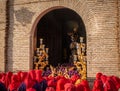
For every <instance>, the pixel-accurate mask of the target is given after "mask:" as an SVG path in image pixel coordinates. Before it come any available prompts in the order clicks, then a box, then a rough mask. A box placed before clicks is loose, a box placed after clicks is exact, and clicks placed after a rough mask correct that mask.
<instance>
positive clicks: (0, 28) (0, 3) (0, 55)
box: [0, 0, 6, 72]
mask: <svg viewBox="0 0 120 91" xmlns="http://www.w3.org/2000/svg"><path fill="white" fill-rule="evenodd" d="M5 29H6V0H0V72H4V71H5Z"/></svg>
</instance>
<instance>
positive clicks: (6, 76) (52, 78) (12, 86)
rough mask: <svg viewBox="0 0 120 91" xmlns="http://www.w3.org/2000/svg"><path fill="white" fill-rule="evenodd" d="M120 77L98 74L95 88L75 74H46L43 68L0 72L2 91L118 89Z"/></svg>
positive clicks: (0, 89) (115, 90)
mask: <svg viewBox="0 0 120 91" xmlns="http://www.w3.org/2000/svg"><path fill="white" fill-rule="evenodd" d="M119 88H120V78H118V77H116V76H106V75H104V74H102V73H97V74H96V79H95V80H94V84H93V88H92V89H90V87H89V83H88V81H87V80H81V78H80V76H79V75H77V74H73V75H72V76H71V77H69V78H67V77H65V76H62V75H49V76H44V75H43V71H42V70H30V71H28V72H22V71H19V72H18V73H12V72H7V73H0V91H118V90H119Z"/></svg>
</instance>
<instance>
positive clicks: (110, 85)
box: [104, 77, 117, 91]
mask: <svg viewBox="0 0 120 91" xmlns="http://www.w3.org/2000/svg"><path fill="white" fill-rule="evenodd" d="M104 91H117V88H116V86H115V84H114V82H113V81H112V78H111V77H107V80H106V84H105V86H104Z"/></svg>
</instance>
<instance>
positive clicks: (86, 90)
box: [80, 80, 90, 91]
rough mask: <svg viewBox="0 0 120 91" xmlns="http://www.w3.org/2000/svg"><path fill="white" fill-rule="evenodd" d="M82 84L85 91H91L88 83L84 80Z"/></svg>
mask: <svg viewBox="0 0 120 91" xmlns="http://www.w3.org/2000/svg"><path fill="white" fill-rule="evenodd" d="M80 84H81V85H82V86H83V87H84V91H90V87H89V84H88V81H86V80H83V81H81V83H80Z"/></svg>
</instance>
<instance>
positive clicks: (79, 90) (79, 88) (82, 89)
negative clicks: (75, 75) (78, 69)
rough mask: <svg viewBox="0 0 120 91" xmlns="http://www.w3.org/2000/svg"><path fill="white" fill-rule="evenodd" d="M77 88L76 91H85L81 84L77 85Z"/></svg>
mask: <svg viewBox="0 0 120 91" xmlns="http://www.w3.org/2000/svg"><path fill="white" fill-rule="evenodd" d="M75 88H76V91H84V87H83V85H81V84H80V83H79V84H76V85H75Z"/></svg>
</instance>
